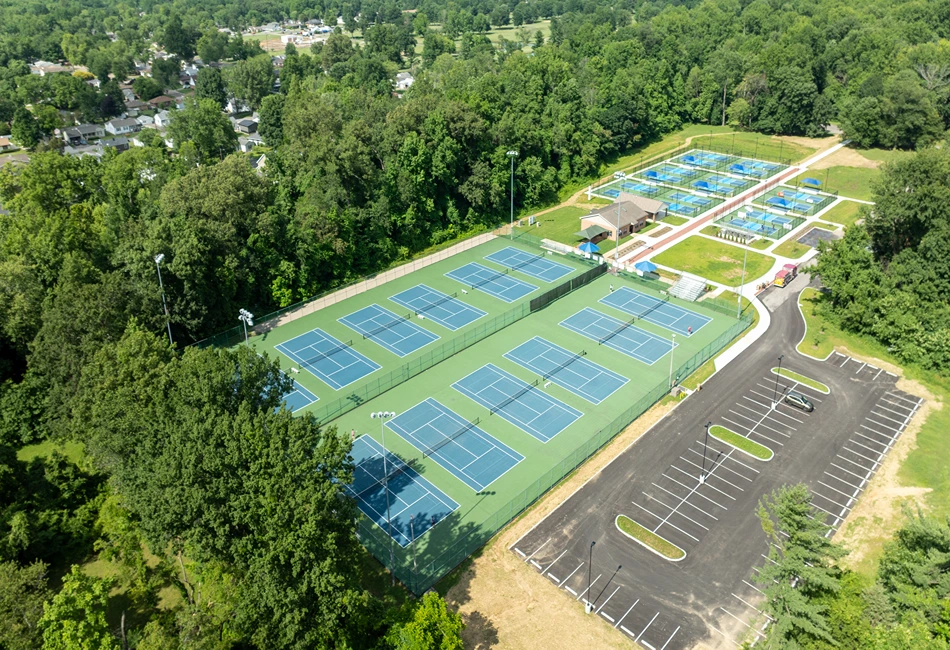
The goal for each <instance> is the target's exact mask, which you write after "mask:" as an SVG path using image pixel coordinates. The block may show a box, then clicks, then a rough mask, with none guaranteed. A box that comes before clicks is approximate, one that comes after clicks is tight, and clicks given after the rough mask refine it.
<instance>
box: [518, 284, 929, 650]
mask: <svg viewBox="0 0 950 650" xmlns="http://www.w3.org/2000/svg"><path fill="white" fill-rule="evenodd" d="M793 310H794V311H793ZM796 318H797V319H798V320H796ZM802 330H803V325H802V324H801V322H800V317H799V316H798V314H797V306H796V304H795V301H794V300H789V301H787V302H785V303H784V304H782V305H781V306H780V307H778V309H777V313H775V314H773V315H772V325H771V327H770V329H769V331H768V332H767V333H766V334H765V336H763V337H762V338H761V339H760V340H759V341H757V342H756V343H755V344H754V345H753V346H752V347H751V348H750V349H749V350H748V351H747V352H746V353H744V354H743V355H741V356H740V357H739V358H738V359H736V360H735V361H734V362H732V363H731V364H730V365H729V366H727V367H726V368H725V369H724V370H723V371H722V372H720V373H718V374H717V375H715V376H714V377H713V378H712V379H711V380H709V381H708V382H707V383H706V385H704V387H703V390H702V391H701V392H698V393H696V394H694V395H692V396H690V397H689V398H688V399H687V400H686V401H685V402H684V403H683V404H681V405H679V406H678V407H677V408H676V409H675V410H674V411H673V412H672V413H671V414H670V415H669V416H668V417H666V418H665V419H664V420H662V421H661V422H660V423H658V424H657V425H656V426H655V427H654V428H653V429H651V430H650V431H649V432H648V433H647V434H645V435H644V437H643V438H642V439H641V440H640V441H639V442H637V443H636V444H634V445H633V446H631V447H630V448H628V449H627V450H626V451H624V452H623V453H622V454H621V455H620V456H618V457H617V458H616V459H615V460H614V461H613V462H611V463H610V464H609V465H608V466H607V467H606V468H605V469H604V470H602V471H601V472H600V473H598V474H597V475H595V476H594V477H593V478H592V479H591V480H590V481H588V482H587V483H586V484H585V485H584V486H583V487H581V488H580V489H579V490H578V491H577V492H576V493H574V495H572V496H571V497H570V498H569V499H567V500H566V501H565V502H564V503H562V504H561V505H560V506H559V507H558V508H557V509H555V510H554V511H553V512H552V513H551V514H550V515H548V517H547V518H545V519H544V520H542V521H541V522H540V523H539V524H538V525H537V526H536V527H535V528H534V529H532V530H531V531H530V532H529V533H528V534H526V535H525V536H524V537H522V538H521V539H520V540H518V541H517V542H516V543H515V544H514V545H513V546H512V548H511V552H513V553H515V554H516V555H517V556H518V557H519V558H521V559H522V560H523V561H524V562H525V563H526V564H528V565H530V566H532V567H533V568H534V569H535V570H537V571H538V572H539V574H540V575H542V576H544V579H545V580H546V581H547V582H549V583H550V584H551V586H552V587H553V588H557V589H559V590H561V591H562V592H563V595H564V597H567V598H572V599H574V600H575V601H577V602H578V606H581V604H583V603H590V606H591V610H592V615H597V616H600V617H601V618H603V620H604V621H605V622H606V623H607V624H609V625H611V626H612V627H614V628H615V629H616V630H617V631H618V633H621V634H624V635H627V636H628V637H629V638H631V639H633V640H635V641H637V642H638V643H640V644H641V645H643V646H644V647H647V648H653V649H654V650H662V649H669V650H673V649H680V648H691V647H693V646H695V645H696V644H697V643H698V642H704V643H706V644H708V645H710V646H713V647H738V645H739V644H741V643H742V642H743V641H745V640H750V639H751V638H753V637H755V636H761V635H762V632H761V630H762V626H763V624H764V623H765V622H766V618H765V616H764V615H763V614H762V613H761V612H760V611H759V609H758V607H759V604H760V602H761V598H762V596H761V592H759V586H758V585H757V584H756V582H755V580H754V574H755V572H756V567H759V566H761V565H762V564H763V563H764V562H765V561H767V560H766V554H767V552H768V545H767V542H766V539H765V536H764V534H763V533H762V531H761V528H760V525H759V521H758V518H757V516H756V507H757V504H758V501H759V499H760V498H761V497H762V496H763V495H764V494H768V493H770V492H771V491H773V490H775V489H777V488H778V487H780V486H782V485H784V484H794V483H799V482H803V483H805V484H807V485H808V486H809V487H810V488H811V490H812V491H813V494H814V500H813V504H814V506H815V508H817V509H818V510H819V511H821V512H823V513H825V515H826V518H827V523H828V524H829V525H830V526H831V527H832V529H833V530H836V529H837V527H838V526H840V525H841V523H842V522H843V521H844V519H845V518H846V517H847V515H848V513H849V512H850V510H851V509H852V508H853V507H854V505H855V504H856V502H857V500H858V498H859V497H860V495H861V493H862V491H863V490H864V488H865V487H866V485H867V483H868V481H869V480H870V479H871V477H873V475H874V473H875V471H877V469H878V467H879V466H880V464H881V462H882V461H883V459H884V457H885V456H886V455H887V453H888V452H889V451H890V449H891V448H892V446H893V444H894V442H895V441H896V440H897V439H898V437H899V436H900V434H901V432H903V430H904V429H905V428H906V426H907V425H908V423H909V422H910V421H911V419H912V418H913V416H914V414H915V413H916V412H917V410H918V409H919V407H920V403H921V402H920V400H919V398H917V397H914V396H912V395H909V394H907V393H904V392H902V391H900V390H898V389H897V388H896V385H895V384H896V377H895V376H894V375H891V374H889V373H887V372H885V371H884V370H882V369H880V368H876V367H874V366H871V365H868V364H864V363H862V362H859V361H856V360H854V359H851V358H850V357H846V356H843V355H840V354H837V353H835V354H833V355H832V356H831V357H830V358H829V359H827V360H825V361H816V360H811V359H808V358H805V357H802V356H800V355H798V354H797V353H796V352H795V351H794V347H795V344H796V343H797V342H798V341H799V340H800V339H801V335H802ZM779 355H784V356H783V364H782V366H783V368H785V369H787V370H791V371H794V372H797V373H800V374H802V375H805V376H807V377H809V378H811V379H814V380H817V381H819V382H821V383H823V384H825V385H827V387H828V388H829V389H830V391H829V392H828V394H825V393H824V392H823V391H821V390H816V389H815V388H811V387H809V386H805V385H801V384H799V383H798V382H796V381H793V380H790V379H787V378H785V377H778V375H776V374H775V373H773V372H772V368H774V367H776V365H777V364H778V356H779ZM791 390H794V391H797V392H800V393H802V394H804V395H806V396H807V397H808V399H809V400H811V401H812V402H813V404H814V406H815V410H814V412H812V413H806V412H803V411H801V410H798V409H795V408H793V407H792V406H790V405H788V404H785V403H783V401H782V398H783V396H784V395H785V394H787V393H788V391H791ZM707 422H711V423H712V424H714V425H716V424H718V425H721V426H724V427H726V428H728V429H731V430H732V431H734V432H736V433H739V434H740V435H743V436H747V437H749V438H750V439H752V440H754V441H755V442H758V443H759V444H761V445H764V446H766V447H768V448H769V449H771V450H772V451H773V452H774V456H773V457H772V459H771V460H769V461H767V462H766V461H762V460H758V459H755V458H753V457H752V456H750V455H748V454H745V453H744V452H741V451H739V450H737V449H735V448H733V447H731V446H729V445H727V444H725V443H722V442H720V441H719V440H717V439H715V438H713V437H709V439H708V445H707V444H706V440H705V425H706V423H707ZM700 476H705V479H704V480H703V481H700ZM620 514H623V515H626V516H628V517H630V518H632V519H633V520H634V521H636V522H637V523H639V524H640V525H642V526H644V527H647V528H648V529H649V530H652V531H654V532H656V533H657V534H659V535H661V536H662V537H664V538H665V539H667V540H668V541H670V542H673V543H674V544H676V545H677V546H679V547H680V548H682V549H683V550H684V551H686V557H685V558H684V559H682V560H681V561H677V562H673V561H669V560H666V559H665V558H662V557H660V556H659V555H657V554H655V553H653V552H652V551H650V550H649V549H647V548H645V547H643V546H640V545H639V544H637V543H636V542H635V541H633V540H631V539H630V538H628V537H627V536H625V535H624V534H622V533H621V532H620V531H619V530H618V529H617V528H616V526H615V519H616V517H617V516H618V515H620Z"/></svg>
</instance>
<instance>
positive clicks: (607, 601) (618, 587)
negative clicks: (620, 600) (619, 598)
mask: <svg viewBox="0 0 950 650" xmlns="http://www.w3.org/2000/svg"><path fill="white" fill-rule="evenodd" d="M618 591H620V585H617V588H616V589H614V593H613V594H610V595H609V596H607V600H605V601H604V603H603V605H601V606H600V607H598V608H597V611H596V612H595V613H596V614H600V610H602V609H603V608H604V605H606V604H607V603H609V602H610V599H611V598H613V597H614V594H615V593H617V592H618Z"/></svg>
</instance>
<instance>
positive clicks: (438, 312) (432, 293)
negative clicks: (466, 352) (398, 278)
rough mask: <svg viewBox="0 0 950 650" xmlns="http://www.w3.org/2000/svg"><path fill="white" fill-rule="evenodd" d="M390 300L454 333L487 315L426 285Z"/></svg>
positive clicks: (416, 287)
mask: <svg viewBox="0 0 950 650" xmlns="http://www.w3.org/2000/svg"><path fill="white" fill-rule="evenodd" d="M389 299H390V300H392V301H393V302H394V303H396V304H397V305H402V306H403V307H406V308H408V309H411V310H412V311H414V312H415V313H416V314H419V315H422V316H423V317H424V318H428V319H429V320H431V321H434V322H436V323H438V324H439V325H441V326H442V327H446V328H448V329H450V330H452V331H453V332H454V331H455V330H458V329H461V328H463V327H465V326H466V325H468V324H469V323H474V322H475V321H477V320H478V319H479V318H481V317H482V316H484V315H485V314H486V313H487V312H484V311H482V310H481V309H477V308H475V307H472V306H471V305H468V304H466V303H464V302H462V301H461V300H459V299H458V298H457V297H456V296H455V295H454V294H446V293H442V292H441V291H436V290H435V289H432V288H430V287H427V286H426V285H424V284H417V285H416V286H414V287H412V288H411V289H406V290H405V291H403V292H400V293H397V294H396V295H395V296H390V297H389Z"/></svg>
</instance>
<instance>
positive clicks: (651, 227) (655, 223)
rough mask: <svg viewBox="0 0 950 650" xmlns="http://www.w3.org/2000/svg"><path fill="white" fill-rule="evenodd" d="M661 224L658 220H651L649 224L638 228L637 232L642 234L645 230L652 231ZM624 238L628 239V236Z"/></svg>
mask: <svg viewBox="0 0 950 650" xmlns="http://www.w3.org/2000/svg"><path fill="white" fill-rule="evenodd" d="M659 225H660V224H659V223H658V222H656V221H651V222H650V223H648V224H647V225H645V226H644V227H643V228H641V229H640V230H638V231H637V232H636V234H638V235H642V234H643V233H645V232H650V231H651V230H653V229H654V228H657V227H659ZM624 239H626V237H625V238H624Z"/></svg>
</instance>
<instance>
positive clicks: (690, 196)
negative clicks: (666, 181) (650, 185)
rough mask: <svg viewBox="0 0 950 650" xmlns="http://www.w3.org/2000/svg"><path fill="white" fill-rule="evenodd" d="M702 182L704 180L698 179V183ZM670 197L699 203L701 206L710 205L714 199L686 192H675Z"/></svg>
mask: <svg viewBox="0 0 950 650" xmlns="http://www.w3.org/2000/svg"><path fill="white" fill-rule="evenodd" d="M701 182H702V181H697V183H701ZM694 185H695V183H694ZM669 198H671V199H673V200H674V201H682V202H683V203H689V204H691V205H698V206H700V207H702V206H704V205H709V204H710V203H712V201H710V200H709V199H707V198H704V197H702V196H696V195H695V194H686V193H685V192H673V193H672V194H670V197H669Z"/></svg>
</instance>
